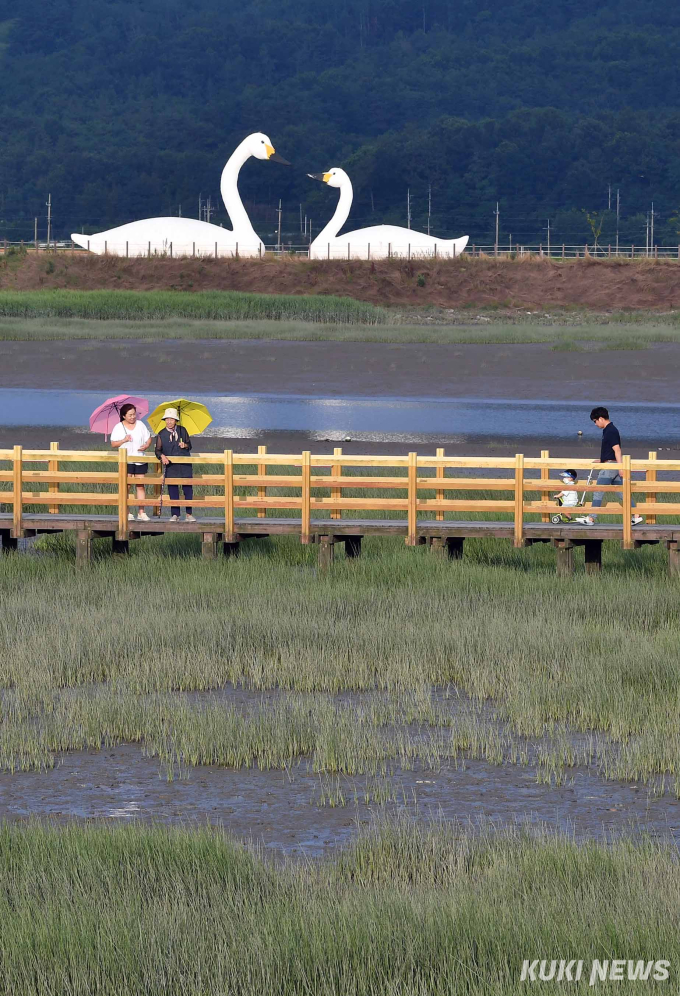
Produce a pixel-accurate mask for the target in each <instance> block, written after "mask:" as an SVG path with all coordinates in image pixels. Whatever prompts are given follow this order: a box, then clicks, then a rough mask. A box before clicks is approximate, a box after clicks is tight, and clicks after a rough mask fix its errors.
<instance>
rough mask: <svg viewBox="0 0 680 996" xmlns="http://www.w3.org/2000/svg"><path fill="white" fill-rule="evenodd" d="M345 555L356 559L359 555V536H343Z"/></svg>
mask: <svg viewBox="0 0 680 996" xmlns="http://www.w3.org/2000/svg"><path fill="white" fill-rule="evenodd" d="M344 539H345V556H346V557H347V558H348V559H349V560H356V558H357V557H360V556H361V540H362V537H361V536H345V538H344Z"/></svg>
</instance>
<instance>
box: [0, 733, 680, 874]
mask: <svg viewBox="0 0 680 996" xmlns="http://www.w3.org/2000/svg"><path fill="white" fill-rule="evenodd" d="M328 781H329V779H326V778H322V779H320V778H319V775H316V774H314V773H312V772H311V771H309V770H307V768H306V765H305V764H304V762H303V763H302V764H301V765H299V766H296V767H293V768H292V769H291V770H288V771H281V770H273V771H260V770H259V769H257V768H254V769H239V770H232V769H226V768H218V767H212V766H210V767H208V766H205V767H200V768H192V769H190V770H189V771H188V772H185V773H184V776H183V777H182V778H181V779H175V780H174V781H171V782H168V781H167V780H166V778H165V776H164V775H163V774H162V773H161V772H160V771H159V765H158V762H157V760H155V759H153V758H149V757H145V756H144V754H143V752H142V750H141V749H140V747H139V746H137V745H132V744H121V745H119V746H117V747H110V748H106V749H102V750H101V751H79V752H72V753H67V754H64V755H62V756H60V757H59V758H58V761H57V766H56V767H55V768H54V769H52V770H50V771H43V772H28V773H19V774H14V775H11V774H9V773H2V774H0V818H1V819H5V820H9V821H21V820H25V819H28V818H35V817H39V818H45V819H50V820H52V821H67V820H73V819H76V820H90V819H99V820H110V821H131V820H143V821H160V822H163V823H182V824H185V825H187V824H206V823H210V824H220V825H222V826H223V827H224V828H225V829H226V830H227V831H228V832H229V833H231V834H233V835H235V836H236V837H239V838H242V839H244V840H252V841H254V842H256V843H259V844H261V845H262V846H264V847H266V848H270V849H272V850H276V851H279V852H282V853H285V854H289V855H295V854H298V855H305V856H307V857H318V856H320V855H322V854H324V853H325V852H327V851H328V850H329V849H332V848H334V847H338V846H342V845H344V844H347V843H349V842H350V841H351V839H352V838H353V837H354V836H355V835H356V833H357V829H358V826H359V825H360V824H361V823H367V822H370V821H371V820H372V819H373V818H374V817H375V815H376V814H377V813H381V814H384V815H393V814H395V812H396V811H397V810H399V811H404V810H406V811H408V812H410V813H411V814H413V815H418V816H420V817H421V818H425V819H427V818H439V819H444V820H450V821H455V822H457V823H460V824H470V825H472V826H474V825H476V824H479V823H484V822H488V821H492V822H493V823H494V824H495V825H496V826H503V825H507V824H518V823H522V824H528V825H529V826H532V825H535V826H536V827H539V826H548V827H551V828H554V829H556V830H559V831H561V832H566V833H568V834H570V835H573V836H574V837H575V838H576V839H577V840H578V839H585V838H587V837H588V838H589V837H598V838H600V839H607V838H610V837H611V836H613V835H617V834H620V833H622V832H630V831H631V830H632V831H633V832H635V831H641V830H643V831H645V832H646V833H648V834H650V835H652V836H654V837H658V838H662V839H666V840H670V841H674V842H676V843H680V802H678V801H677V800H673V799H670V798H668V797H664V798H654V797H651V796H649V794H648V792H647V789H646V788H645V787H642V786H637V785H628V784H624V783H620V782H604V781H602V780H601V779H600V778H598V777H597V776H596V775H594V774H593V773H591V772H589V771H586V770H583V769H575V770H573V771H571V772H570V773H569V775H568V783H567V784H565V785H562V786H559V787H555V786H545V785H538V784H537V783H536V779H535V771H534V770H533V769H532V768H530V767H527V768H523V767H518V766H516V765H501V766H495V765H490V764H487V763H486V762H484V761H458V762H457V764H451V765H447V766H445V767H443V768H442V769H441V770H439V771H437V772H433V771H430V770H415V771H402V770H400V769H399V768H396V769H395V771H394V774H393V778H392V780H391V787H392V789H393V790H394V792H395V795H396V798H393V799H391V800H390V801H388V802H386V803H384V804H376V803H375V802H373V803H368V804H366V802H365V801H364V800H363V798H362V791H363V788H364V786H366V784H367V783H368V784H369V785H370V786H371V787H373V788H375V784H376V780H375V779H374V778H371V779H364V778H352V779H349V778H341V779H339V780H337V779H332V781H333V783H334V784H335V786H336V788H337V787H339V788H340V789H341V790H342V792H343V794H344V796H345V799H346V805H345V806H335V807H333V806H330V805H319V799H320V793H322V786H323V784H325V783H327V782H328ZM354 793H356V794H357V795H358V799H356V800H355V799H354Z"/></svg>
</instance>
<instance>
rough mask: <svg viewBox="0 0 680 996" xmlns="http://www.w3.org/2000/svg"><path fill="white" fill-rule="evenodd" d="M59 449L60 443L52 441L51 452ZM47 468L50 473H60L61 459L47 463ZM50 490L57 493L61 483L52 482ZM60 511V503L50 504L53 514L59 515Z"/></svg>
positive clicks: (51, 492)
mask: <svg viewBox="0 0 680 996" xmlns="http://www.w3.org/2000/svg"><path fill="white" fill-rule="evenodd" d="M58 449H59V443H50V453H56V452H57V450H58ZM47 469H48V470H49V472H50V474H57V473H59V461H58V460H50V461H49V462H48V464H47ZM49 491H50V494H56V492H57V491H59V484H58V482H57V481H54V482H50V487H49ZM58 512H59V506H58V505H50V514H51V515H57V513H58Z"/></svg>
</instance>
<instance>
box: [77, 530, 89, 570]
mask: <svg viewBox="0 0 680 996" xmlns="http://www.w3.org/2000/svg"><path fill="white" fill-rule="evenodd" d="M91 559H92V530H91V529H79V530H78V532H77V533H76V567H89V565H90V561H91Z"/></svg>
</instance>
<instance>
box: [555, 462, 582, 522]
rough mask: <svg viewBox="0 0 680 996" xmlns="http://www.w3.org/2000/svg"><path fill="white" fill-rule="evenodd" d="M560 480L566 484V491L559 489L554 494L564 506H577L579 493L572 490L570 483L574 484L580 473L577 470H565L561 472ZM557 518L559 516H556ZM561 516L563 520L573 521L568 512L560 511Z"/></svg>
mask: <svg viewBox="0 0 680 996" xmlns="http://www.w3.org/2000/svg"><path fill="white" fill-rule="evenodd" d="M560 480H561V481H562V483H563V484H564V485H565V489H564V491H558V492H557V494H555V495H553V498H555V499H556V500H557V501H558V502H559V504H560V505H561V506H562V508H565V509H566V508H577V507H578V503H579V502H578V494H577V493H576V491H575V490H572V489H571V488H569V487H568V485H570V484H571V485H572V486H574V485H575V484H576V482H577V481H578V474H577V473H576V471H575V470H563V471H562V473H561V474H560ZM555 518H557V516H555ZM559 518H560V520H561V521H562V522H571V518H570V516H569V513H568V512H560V515H559Z"/></svg>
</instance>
